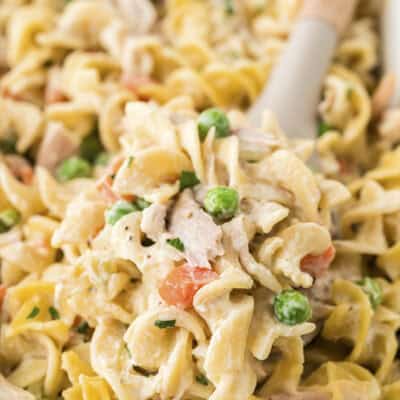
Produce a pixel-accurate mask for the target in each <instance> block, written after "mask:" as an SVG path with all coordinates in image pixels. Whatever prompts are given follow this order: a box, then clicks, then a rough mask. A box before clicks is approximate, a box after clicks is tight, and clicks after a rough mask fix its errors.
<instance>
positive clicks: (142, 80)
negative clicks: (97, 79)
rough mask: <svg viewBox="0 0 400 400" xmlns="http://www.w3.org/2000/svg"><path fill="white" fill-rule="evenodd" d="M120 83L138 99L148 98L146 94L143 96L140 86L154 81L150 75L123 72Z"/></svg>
mask: <svg viewBox="0 0 400 400" xmlns="http://www.w3.org/2000/svg"><path fill="white" fill-rule="evenodd" d="M121 83H122V86H124V87H125V88H126V89H128V90H130V91H131V92H132V93H133V94H135V95H136V96H137V97H138V98H139V99H140V100H143V101H148V100H150V99H149V98H148V97H147V96H144V95H143V93H141V92H140V89H141V87H143V86H145V85H149V84H151V83H154V81H153V80H152V79H151V78H150V77H148V76H139V75H133V74H129V73H124V74H123V75H122V77H121Z"/></svg>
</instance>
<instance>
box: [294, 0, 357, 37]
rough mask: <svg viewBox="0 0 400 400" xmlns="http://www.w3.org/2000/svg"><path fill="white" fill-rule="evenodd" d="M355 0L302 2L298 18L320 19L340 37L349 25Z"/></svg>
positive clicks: (308, 0) (309, 0)
mask: <svg viewBox="0 0 400 400" xmlns="http://www.w3.org/2000/svg"><path fill="white" fill-rule="evenodd" d="M356 5H357V0H304V3H303V9H302V11H301V14H300V18H308V17H311V18H316V19H322V20H324V21H326V22H328V23H329V24H331V25H333V27H334V28H335V30H336V32H337V33H338V34H339V35H341V34H342V33H343V32H344V31H345V29H346V28H347V26H348V25H349V23H350V21H351V19H352V17H353V14H354V10H355V8H356Z"/></svg>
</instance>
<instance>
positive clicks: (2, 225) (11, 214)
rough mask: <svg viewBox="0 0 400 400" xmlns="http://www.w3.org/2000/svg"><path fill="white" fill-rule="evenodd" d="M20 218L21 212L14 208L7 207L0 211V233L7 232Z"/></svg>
mask: <svg viewBox="0 0 400 400" xmlns="http://www.w3.org/2000/svg"><path fill="white" fill-rule="evenodd" d="M20 220H21V214H20V213H19V212H18V211H17V210H15V209H14V208H7V209H5V210H3V211H1V212H0V233H4V232H8V231H9V230H10V229H11V228H13V227H14V226H15V225H17V224H18V223H19V222H20Z"/></svg>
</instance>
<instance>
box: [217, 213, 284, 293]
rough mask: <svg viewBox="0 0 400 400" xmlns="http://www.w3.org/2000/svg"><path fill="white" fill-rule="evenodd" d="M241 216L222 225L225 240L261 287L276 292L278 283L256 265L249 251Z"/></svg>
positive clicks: (258, 264)
mask: <svg viewBox="0 0 400 400" xmlns="http://www.w3.org/2000/svg"><path fill="white" fill-rule="evenodd" d="M246 228H249V230H251V229H252V228H253V227H248V226H247V227H246V224H245V220H244V217H243V215H241V216H238V217H236V218H234V219H233V220H232V221H229V222H227V223H225V224H224V225H223V231H224V234H225V237H226V239H229V240H230V242H231V245H232V247H233V249H234V250H235V251H236V252H237V253H238V255H239V259H240V262H241V264H242V266H243V268H244V269H245V270H246V271H247V272H248V273H249V274H250V275H252V276H253V277H255V278H256V279H257V280H258V281H259V282H260V283H261V284H262V285H263V286H265V287H267V288H268V289H271V290H272V291H274V292H278V291H279V290H280V289H281V286H280V283H279V282H278V280H277V279H276V278H275V276H274V275H273V274H272V272H271V270H270V269H269V268H268V267H266V266H265V265H263V264H260V263H258V262H257V261H256V260H255V259H254V257H253V255H252V254H251V253H250V250H249V237H248V232H247V229H246Z"/></svg>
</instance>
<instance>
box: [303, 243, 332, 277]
mask: <svg viewBox="0 0 400 400" xmlns="http://www.w3.org/2000/svg"><path fill="white" fill-rule="evenodd" d="M335 253H336V250H335V248H334V247H333V246H329V247H328V248H327V249H326V250H325V251H324V252H323V253H322V254H318V255H314V254H308V255H306V256H305V257H303V259H302V260H301V263H300V268H301V270H302V271H304V272H308V273H309V274H310V275H312V276H313V277H316V278H318V277H319V276H321V275H322V274H323V273H324V272H326V271H327V270H328V268H329V265H330V264H331V262H332V261H333V259H334V258H335Z"/></svg>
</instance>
